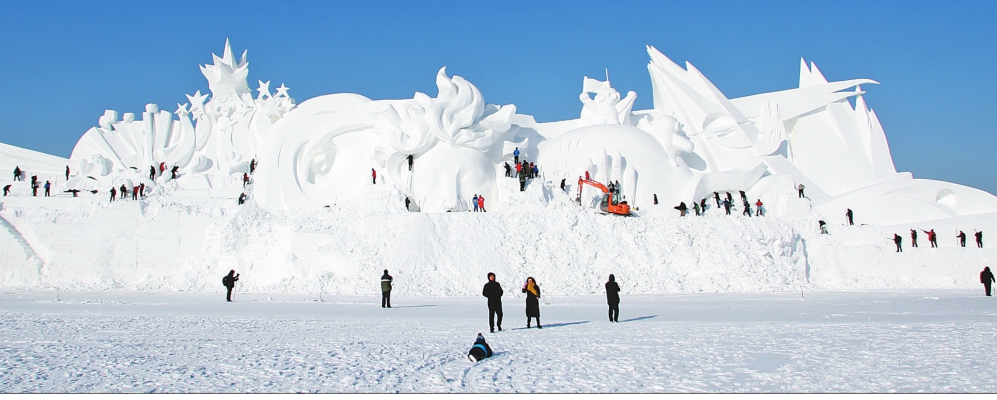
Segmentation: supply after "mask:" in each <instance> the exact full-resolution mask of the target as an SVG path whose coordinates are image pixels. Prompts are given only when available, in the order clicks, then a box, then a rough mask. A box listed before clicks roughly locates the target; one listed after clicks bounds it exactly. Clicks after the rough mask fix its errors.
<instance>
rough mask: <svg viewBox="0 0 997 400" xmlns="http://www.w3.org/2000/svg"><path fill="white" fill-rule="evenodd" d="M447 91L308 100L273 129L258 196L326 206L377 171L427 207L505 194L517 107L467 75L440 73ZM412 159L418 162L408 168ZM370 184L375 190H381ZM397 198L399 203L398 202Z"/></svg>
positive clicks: (451, 206)
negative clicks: (494, 99) (500, 183)
mask: <svg viewBox="0 0 997 400" xmlns="http://www.w3.org/2000/svg"><path fill="white" fill-rule="evenodd" d="M436 84H437V87H438V89H439V94H438V95H437V96H436V98H430V97H429V96H427V95H425V94H423V93H416V94H415V96H414V97H413V98H412V99H411V100H384V101H374V102H372V101H370V100H369V99H366V98H363V97H362V96H357V95H345V96H323V97H320V98H317V99H313V100H309V101H306V102H304V103H302V104H301V105H300V106H299V107H298V108H297V109H296V110H295V111H294V112H291V113H289V114H288V115H287V116H286V118H285V119H284V120H282V121H281V122H280V123H279V124H278V125H277V126H275V127H274V131H275V133H274V134H273V135H272V137H273V138H274V140H275V142H274V143H272V144H271V145H268V146H267V147H268V148H270V149H275V150H274V151H272V152H270V153H268V154H269V156H268V157H265V158H264V160H274V161H275V162H273V163H270V165H273V166H275V167H276V170H272V169H271V168H269V167H267V168H265V171H264V172H263V175H261V176H260V177H259V178H258V185H259V186H258V189H261V191H262V192H259V193H257V200H258V201H262V202H263V203H264V204H266V205H267V206H270V207H275V208H284V207H299V206H318V205H323V204H328V203H331V202H333V201H332V200H334V199H336V198H341V197H344V196H350V195H351V194H352V193H356V192H358V191H361V190H364V189H363V188H364V187H365V186H367V185H371V184H373V183H372V181H371V180H370V179H371V173H370V170H371V168H374V169H375V170H377V169H380V174H379V176H380V177H381V180H380V181H378V183H387V184H390V185H392V186H389V187H393V188H394V189H396V190H397V194H398V195H403V196H406V197H409V198H411V199H413V200H414V201H415V202H416V203H417V204H418V206H419V208H420V209H422V210H423V211H446V210H464V209H466V208H467V202H468V201H470V199H471V198H472V197H473V196H474V195H475V194H478V195H484V196H485V197H486V198H497V193H498V192H497V187H496V183H495V179H496V175H497V170H498V169H499V164H500V162H501V160H503V158H511V155H510V154H509V153H511V149H512V147H513V146H514V145H509V146H507V145H506V144H509V143H512V142H516V144H518V145H521V146H522V147H524V148H525V145H526V137H525V136H524V137H519V138H517V132H518V130H519V128H518V127H516V126H514V125H513V119H514V115H515V112H516V108H515V106H511V105H507V106H496V105H491V104H486V103H485V102H484V97H483V96H482V95H481V93H480V92H479V91H478V89H477V88H476V87H475V86H474V85H473V84H471V83H470V82H468V81H467V80H465V79H464V78H462V77H460V76H454V77H453V78H452V79H451V78H449V77H447V75H446V68H445V67H444V68H442V69H440V71H439V72H438V73H437V76H436ZM409 157H411V158H412V163H413V168H412V169H410V168H409V164H408V162H409ZM373 189H374V188H372V189H369V190H373ZM398 204H401V201H400V199H399V201H398Z"/></svg>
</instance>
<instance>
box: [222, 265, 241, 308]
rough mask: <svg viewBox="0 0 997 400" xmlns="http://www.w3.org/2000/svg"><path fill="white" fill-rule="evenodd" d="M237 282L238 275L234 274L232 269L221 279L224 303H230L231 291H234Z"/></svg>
mask: <svg viewBox="0 0 997 400" xmlns="http://www.w3.org/2000/svg"><path fill="white" fill-rule="evenodd" d="M237 281H239V274H237V273H235V270H234V269H233V270H231V271H229V272H228V275H225V277H224V278H222V285H224V286H225V290H226V292H225V301H228V302H231V301H232V289H235V283H236V282H237Z"/></svg>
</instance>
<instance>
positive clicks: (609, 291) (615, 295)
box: [606, 274, 620, 322]
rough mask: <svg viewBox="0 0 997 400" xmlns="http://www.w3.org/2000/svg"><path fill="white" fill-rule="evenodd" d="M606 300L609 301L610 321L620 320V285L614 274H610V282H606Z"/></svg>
mask: <svg viewBox="0 0 997 400" xmlns="http://www.w3.org/2000/svg"><path fill="white" fill-rule="evenodd" d="M606 302H608V303H609V322H620V285H619V284H618V283H616V277H615V276H613V274H609V282H606Z"/></svg>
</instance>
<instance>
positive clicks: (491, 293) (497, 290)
mask: <svg viewBox="0 0 997 400" xmlns="http://www.w3.org/2000/svg"><path fill="white" fill-rule="evenodd" d="M503 293H505V292H503V291H502V285H499V283H498V282H497V281H496V280H495V273H494V272H489V273H488V283H485V287H484V288H483V289H481V295H482V296H485V297H486V298H488V329H490V330H491V331H492V332H495V326H496V325H498V330H499V332H502V294H503ZM495 317H498V324H496V323H495Z"/></svg>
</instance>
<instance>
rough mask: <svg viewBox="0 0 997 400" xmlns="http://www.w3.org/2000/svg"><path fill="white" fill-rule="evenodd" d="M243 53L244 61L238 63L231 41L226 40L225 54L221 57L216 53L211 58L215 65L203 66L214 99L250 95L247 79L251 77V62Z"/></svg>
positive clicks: (202, 69)
mask: <svg viewBox="0 0 997 400" xmlns="http://www.w3.org/2000/svg"><path fill="white" fill-rule="evenodd" d="M248 52H249V50H246V51H243V52H242V60H240V61H238V62H236V60H235V57H234V56H233V55H232V46H231V45H230V44H229V40H228V39H225V52H224V53H223V54H222V56H221V57H218V56H217V55H215V54H214V53H212V54H211V57H212V58H213V59H214V64H211V65H202V66H201V73H202V74H204V77H205V78H207V79H208V88H209V89H211V94H212V95H213V98H216V99H223V98H226V97H229V96H236V97H242V95H243V93H250V91H249V85H248V84H247V83H246V78H247V77H248V76H249V62H248V61H246V53H248Z"/></svg>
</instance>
